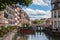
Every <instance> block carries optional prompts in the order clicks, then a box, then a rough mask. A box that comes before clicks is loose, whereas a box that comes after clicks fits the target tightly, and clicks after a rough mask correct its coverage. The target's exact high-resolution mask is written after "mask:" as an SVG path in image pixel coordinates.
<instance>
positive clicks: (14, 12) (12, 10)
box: [4, 6, 20, 26]
mask: <svg viewBox="0 0 60 40" xmlns="http://www.w3.org/2000/svg"><path fill="white" fill-rule="evenodd" d="M19 15H20V9H19V7H15V6H7V7H6V10H5V11H4V17H5V18H6V19H7V20H8V24H9V25H12V26H14V25H19V21H20V16H19ZM7 26H8V25H7Z"/></svg>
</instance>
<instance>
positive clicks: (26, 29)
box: [18, 27, 35, 34]
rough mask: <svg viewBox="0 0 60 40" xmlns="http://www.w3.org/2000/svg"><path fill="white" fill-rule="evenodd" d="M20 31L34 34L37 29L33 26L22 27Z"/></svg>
mask: <svg viewBox="0 0 60 40" xmlns="http://www.w3.org/2000/svg"><path fill="white" fill-rule="evenodd" d="M18 32H19V33H20V34H33V33H35V30H34V29H33V28H32V27H20V28H19V29H18Z"/></svg>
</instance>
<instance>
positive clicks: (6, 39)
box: [0, 29, 17, 40]
mask: <svg viewBox="0 0 60 40" xmlns="http://www.w3.org/2000/svg"><path fill="white" fill-rule="evenodd" d="M16 32H17V31H16V29H15V30H13V31H12V32H10V33H8V34H6V35H4V36H3V37H1V39H0V40H12V38H13V37H14V35H15V34H16Z"/></svg>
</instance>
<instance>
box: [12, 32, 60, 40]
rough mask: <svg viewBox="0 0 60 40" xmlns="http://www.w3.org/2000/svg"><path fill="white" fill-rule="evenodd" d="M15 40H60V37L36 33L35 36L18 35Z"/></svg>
mask: <svg viewBox="0 0 60 40" xmlns="http://www.w3.org/2000/svg"><path fill="white" fill-rule="evenodd" d="M13 40H60V37H57V36H50V35H48V34H46V33H45V32H35V34H27V35H21V34H19V33H17V34H16V35H15V36H14V38H13Z"/></svg>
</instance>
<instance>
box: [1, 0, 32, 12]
mask: <svg viewBox="0 0 60 40" xmlns="http://www.w3.org/2000/svg"><path fill="white" fill-rule="evenodd" d="M17 3H19V4H20V5H22V6H29V5H30V4H31V3H32V0H0V11H1V10H4V9H5V7H6V6H7V5H12V4H17Z"/></svg>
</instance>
